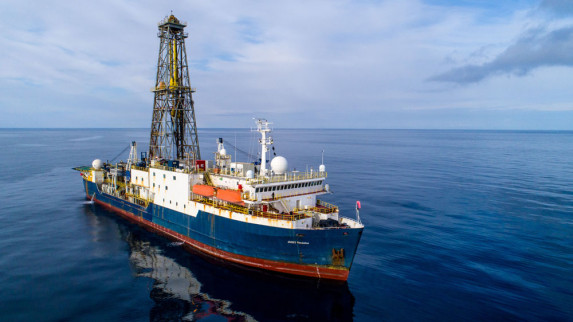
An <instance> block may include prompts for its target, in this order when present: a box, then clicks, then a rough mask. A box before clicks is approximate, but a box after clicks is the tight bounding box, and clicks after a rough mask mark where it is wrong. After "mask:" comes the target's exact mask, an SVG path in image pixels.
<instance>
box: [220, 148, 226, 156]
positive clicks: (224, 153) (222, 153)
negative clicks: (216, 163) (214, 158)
mask: <svg viewBox="0 0 573 322" xmlns="http://www.w3.org/2000/svg"><path fill="white" fill-rule="evenodd" d="M219 154H220V155H226V154H227V150H225V149H221V151H219Z"/></svg>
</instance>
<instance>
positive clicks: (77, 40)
mask: <svg viewBox="0 0 573 322" xmlns="http://www.w3.org/2000/svg"><path fill="white" fill-rule="evenodd" d="M547 3H548V1H544V2H543V3H541V7H543V6H547V5H548V4H547ZM0 6H1V7H2V8H1V9H2V10H0V12H2V13H1V14H0V18H1V19H0V27H1V28H3V30H10V32H4V33H2V34H1V35H0V46H1V47H2V48H3V51H2V52H0V86H1V87H0V88H2V89H0V109H2V110H3V111H10V114H9V115H16V116H12V117H10V116H7V117H5V118H4V119H2V120H0V126H28V125H30V126H67V124H76V126H78V127H81V126H97V127H100V126H112V127H115V126H138V127H147V126H149V121H150V118H151V108H152V102H153V97H152V94H151V93H150V92H149V88H151V86H152V85H153V83H154V75H155V67H156V66H155V64H156V59H157V58H156V55H157V49H158V39H157V37H156V33H157V24H156V23H157V22H159V21H160V20H161V19H162V18H163V17H164V16H165V15H168V14H169V13H170V11H171V10H173V13H174V14H175V15H176V16H178V17H179V18H180V19H181V20H182V21H186V22H187V23H188V27H187V28H186V30H187V32H188V33H189V38H188V39H187V41H186V43H187V54H188V58H189V63H190V66H191V70H190V74H191V82H192V86H193V87H197V88H198V90H199V91H198V93H197V94H196V95H195V97H194V99H195V103H196V104H195V106H196V110H197V119H198V123H199V126H234V127H237V126H239V127H242V126H249V125H250V124H249V123H242V122H249V119H250V117H251V116H255V115H259V116H267V117H269V118H277V119H278V121H275V123H276V124H277V125H278V126H284V127H289V126H290V127H293V126H302V127H313V126H319V127H324V126H327V127H336V126H348V125H347V123H346V120H347V117H345V116H344V115H350V114H352V115H353V116H356V117H358V118H359V119H360V120H361V123H358V122H354V123H353V124H355V125H354V127H379V126H381V124H387V123H384V122H381V120H377V119H376V118H373V117H370V116H372V115H376V116H377V117H378V118H384V117H385V115H386V116H388V117H398V119H397V120H396V122H397V124H398V125H396V126H397V127H400V126H399V123H400V122H401V121H402V122H403V124H407V123H408V120H406V119H402V120H401V119H399V116H396V115H394V114H392V113H396V112H397V111H409V112H405V113H404V115H412V114H411V113H416V111H420V110H428V109H429V110H438V109H443V108H450V109H456V108H462V109H463V108H486V109H488V108H489V109H499V110H503V109H507V108H514V107H515V106H527V108H528V109H537V110H546V109H559V110H568V109H573V108H568V107H567V101H571V99H572V98H573V97H571V96H573V94H569V95H571V96H568V95H565V96H563V95H560V96H559V99H556V98H554V97H555V95H554V94H555V92H556V89H553V88H560V86H559V84H557V86H555V87H548V88H546V89H545V91H544V92H537V93H538V98H537V99H535V100H533V101H532V100H531V97H530V100H529V101H528V102H527V104H525V103H526V102H524V99H521V98H520V97H521V96H520V95H519V93H521V92H526V93H532V92H536V91H535V90H534V89H537V88H538V86H537V85H536V81H541V80H543V81H549V82H550V83H551V80H550V78H551V75H560V76H559V77H560V81H562V82H571V81H573V79H571V78H573V77H572V76H568V75H567V73H564V72H563V69H562V68H561V67H559V68H550V69H545V70H542V71H536V72H535V73H530V75H529V76H528V77H529V78H526V79H524V80H518V79H515V78H512V77H509V78H508V77H502V78H499V79H492V80H487V79H485V80H484V81H482V83H481V84H479V86H473V87H472V88H464V87H460V86H456V85H453V86H452V85H447V84H445V85H444V84H439V83H433V82H427V81H426V79H428V78H429V77H431V76H433V75H438V74H443V73H444V71H447V70H454V71H455V69H453V68H456V67H459V66H464V65H472V64H473V65H480V64H488V63H489V62H491V61H494V60H495V59H496V57H499V56H500V55H501V54H502V53H503V52H504V50H506V49H507V48H508V47H510V46H511V45H512V44H514V43H516V41H518V40H519V37H520V35H521V34H522V32H523V31H524V30H527V29H531V28H532V27H535V26H537V25H539V24H540V23H548V22H547V21H548V18H547V17H543V16H541V15H532V14H531V12H532V11H534V9H536V8H537V5H533V6H532V7H531V8H523V7H515V8H513V9H512V10H509V9H506V10H505V11H506V13H504V14H500V13H499V10H498V11H495V12H496V14H497V15H492V14H491V13H492V12H494V10H493V9H492V8H487V7H462V6H450V5H441V6H437V5H432V4H427V3H424V2H422V1H415V0H407V1H380V2H368V1H358V2H356V1H287V2H281V3H276V2H259V1H241V2H236V1H162V2H157V1H127V0H126V1H111V0H107V1H97V2H94V1H92V2H89V1H79V2H74V4H73V5H72V4H70V3H69V2H64V1H60V0H54V1H51V2H46V3H43V2H40V3H38V4H33V5H32V4H27V3H21V2H20V1H4V2H3V3H2V5H0ZM560 19H561V20H560V21H561V23H562V24H563V21H565V20H563V19H567V18H560ZM552 21H555V19H553V20H552ZM552 23H555V22H552ZM565 24H566V23H565ZM455 76H457V75H455ZM496 86H501V87H503V88H505V89H506V91H505V92H500V91H498V89H497V87H496ZM526 96H527V95H526ZM94 111H99V112H101V113H98V114H95V115H91V116H90V117H89V118H86V115H87V114H89V113H93V112H94ZM106 113H114V115H116V116H117V117H116V118H109V117H107V115H106ZM384 113H387V114H384ZM5 115H8V114H5ZM25 115H29V117H28V118H26V117H24V116H25ZM53 115H57V117H53ZM225 115H229V116H228V117H225ZM328 115H332V118H329V117H328ZM30 118H38V119H37V120H34V121H33V122H31V121H30ZM116 120H117V121H116ZM120 120H121V121H120ZM408 124H409V123H408ZM464 124H465V123H464ZM445 125H447V124H445ZM432 126H433V125H432ZM478 126H479V125H478ZM422 127H423V126H422Z"/></svg>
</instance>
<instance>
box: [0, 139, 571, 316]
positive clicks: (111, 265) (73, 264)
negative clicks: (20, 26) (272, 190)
mask: <svg viewBox="0 0 573 322" xmlns="http://www.w3.org/2000/svg"><path fill="white" fill-rule="evenodd" d="M148 136H149V131H148V130H147V129H113V130H109V129H105V130H104V129H85V130H84V129H82V130H9V129H3V130H0V223H1V226H0V285H1V287H0V320H1V321H146V320H151V321H177V320H203V319H204V320H206V321H223V320H230V321H249V320H259V321H275V320H280V321H347V320H356V321H382V320H383V321H404V320H416V321H419V320H427V321H450V320H451V321H460V320H530V321H535V320H543V321H546V320H556V321H571V320H573V132H525V131H523V132H514V131H411V130H284V129H277V130H275V132H273V136H274V139H275V146H276V150H275V152H276V153H277V154H278V155H283V156H285V157H286V158H287V159H288V160H289V166H290V168H291V169H293V168H296V169H298V170H306V169H310V168H313V169H317V168H318V165H319V164H320V163H321V152H322V151H323V150H324V162H325V164H326V167H327V171H328V183H329V184H330V186H331V189H332V191H333V192H334V193H333V194H332V195H328V196H326V197H324V199H325V200H326V201H328V202H335V203H336V204H338V205H339V206H340V208H341V211H342V212H343V213H344V215H346V216H348V217H354V216H355V211H354V205H355V202H356V200H360V201H361V204H362V209H361V212H360V217H361V219H362V221H363V222H364V224H365V225H366V228H365V230H364V234H363V237H362V241H361V244H360V246H359V247H358V251H357V254H356V257H355V261H354V265H353V267H352V270H351V272H350V277H349V279H348V282H347V283H344V284H333V283H327V282H325V281H320V280H316V281H308V280H300V279H297V278H287V277H284V276H277V275H273V274H262V273H259V272H256V271H250V270H245V269H240V268H237V267H232V266H227V265H224V264H222V263H220V262H217V261H214V260H210V259H206V258H204V257H202V256H198V255H197V254H192V253H187V252H185V251H183V249H182V248H181V247H180V245H178V244H177V243H173V242H171V241H169V240H167V239H164V238H162V237H158V236H156V235H154V234H152V233H150V232H147V231H146V230H144V229H142V228H140V227H138V226H135V225H133V224H131V223H129V222H126V221H125V220H123V219H121V218H118V217H117V216H116V215H114V214H113V213H111V212H109V211H107V210H105V209H102V208H101V207H99V206H96V205H93V204H90V203H89V202H87V201H86V200H85V195H84V192H83V186H82V183H81V177H80V176H79V175H78V173H77V172H75V171H73V170H72V169H71V168H72V167H75V166H81V165H89V164H91V161H92V160H93V159H95V158H100V159H103V160H112V159H113V158H114V157H115V156H117V155H118V154H119V152H121V151H122V150H123V149H124V148H125V147H127V146H128V144H129V143H130V142H131V141H132V140H135V141H138V143H139V148H140V151H145V150H146V149H147V144H148ZM199 136H200V144H201V151H202V157H203V158H212V157H213V154H212V152H214V151H215V149H216V144H215V142H216V138H217V137H223V138H224V139H225V140H226V142H228V143H227V151H228V153H230V154H232V155H233V156H234V155H235V154H236V156H237V158H238V159H239V161H246V160H247V158H248V154H256V151H257V150H256V143H255V142H256V138H257V136H256V135H255V134H254V133H251V132H249V131H248V130H246V129H200V131H199ZM235 146H236V147H237V149H235V148H234V147H235ZM127 154H128V152H125V153H124V154H120V155H119V157H118V159H124V160H125V159H126V158H127Z"/></svg>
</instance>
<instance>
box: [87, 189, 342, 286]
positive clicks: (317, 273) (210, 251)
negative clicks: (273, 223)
mask: <svg viewBox="0 0 573 322" xmlns="http://www.w3.org/2000/svg"><path fill="white" fill-rule="evenodd" d="M87 198H88V199H91V196H87ZM94 201H95V202H97V203H98V204H99V205H102V206H103V207H105V208H108V209H110V210H112V211H114V212H116V213H118V214H119V215H121V216H122V217H124V218H125V219H127V220H129V221H131V222H133V223H136V224H138V225H140V226H143V227H145V228H148V229H150V230H152V231H154V232H157V233H159V234H161V235H164V236H166V237H168V238H170V239H173V240H177V241H181V242H184V243H185V244H186V245H189V246H191V247H192V248H194V249H196V250H199V251H201V252H202V253H204V254H207V255H210V256H213V257H215V258H220V259H224V260H226V261H229V262H233V263H237V264H241V265H245V266H250V267H256V268H260V269H264V270H270V271H275V272H280V273H285V274H292V275H301V276H308V277H314V278H323V279H329V280H338V281H346V280H347V279H348V273H349V270H347V269H344V268H333V267H324V266H317V265H301V264H293V263H285V262H277V261H271V260H268V259H260V258H256V257H249V256H244V255H238V254H233V253H230V252H226V251H223V250H220V249H217V248H215V247H212V246H209V245H206V244H203V243H200V242H198V241H196V240H194V239H191V238H189V237H187V236H184V235H181V234H179V233H177V232H174V231H172V230H170V229H167V228H165V227H163V226H160V225H157V224H155V223H153V222H150V221H148V220H145V219H143V218H141V217H138V216H135V215H134V214H132V213H130V212H128V211H125V210H123V209H120V208H116V207H114V206H112V205H109V204H107V203H105V202H103V201H100V200H97V199H95V198H94Z"/></svg>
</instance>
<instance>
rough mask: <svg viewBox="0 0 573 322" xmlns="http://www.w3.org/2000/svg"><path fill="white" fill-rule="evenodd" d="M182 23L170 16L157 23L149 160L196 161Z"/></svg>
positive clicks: (198, 154)
mask: <svg viewBox="0 0 573 322" xmlns="http://www.w3.org/2000/svg"><path fill="white" fill-rule="evenodd" d="M185 27H186V24H185V23H181V22H179V20H178V19H177V18H175V17H174V16H173V15H171V16H169V17H168V18H166V19H165V20H163V21H161V22H160V23H159V33H158V37H159V39H160V43H159V58H158V61H157V77H156V80H155V87H154V88H153V92H154V93H155V98H154V102H153V119H152V120H151V138H150V141H149V157H150V159H168V160H174V159H177V160H188V159H189V160H192V159H195V160H196V159H200V158H201V156H200V153H199V141H198V138H197V126H196V122H195V110H194V107H193V98H192V95H191V93H193V92H195V90H194V89H192V88H191V85H190V81H189V69H188V65H187V53H186V50H185V38H187V33H185V32H184V28H185Z"/></svg>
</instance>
